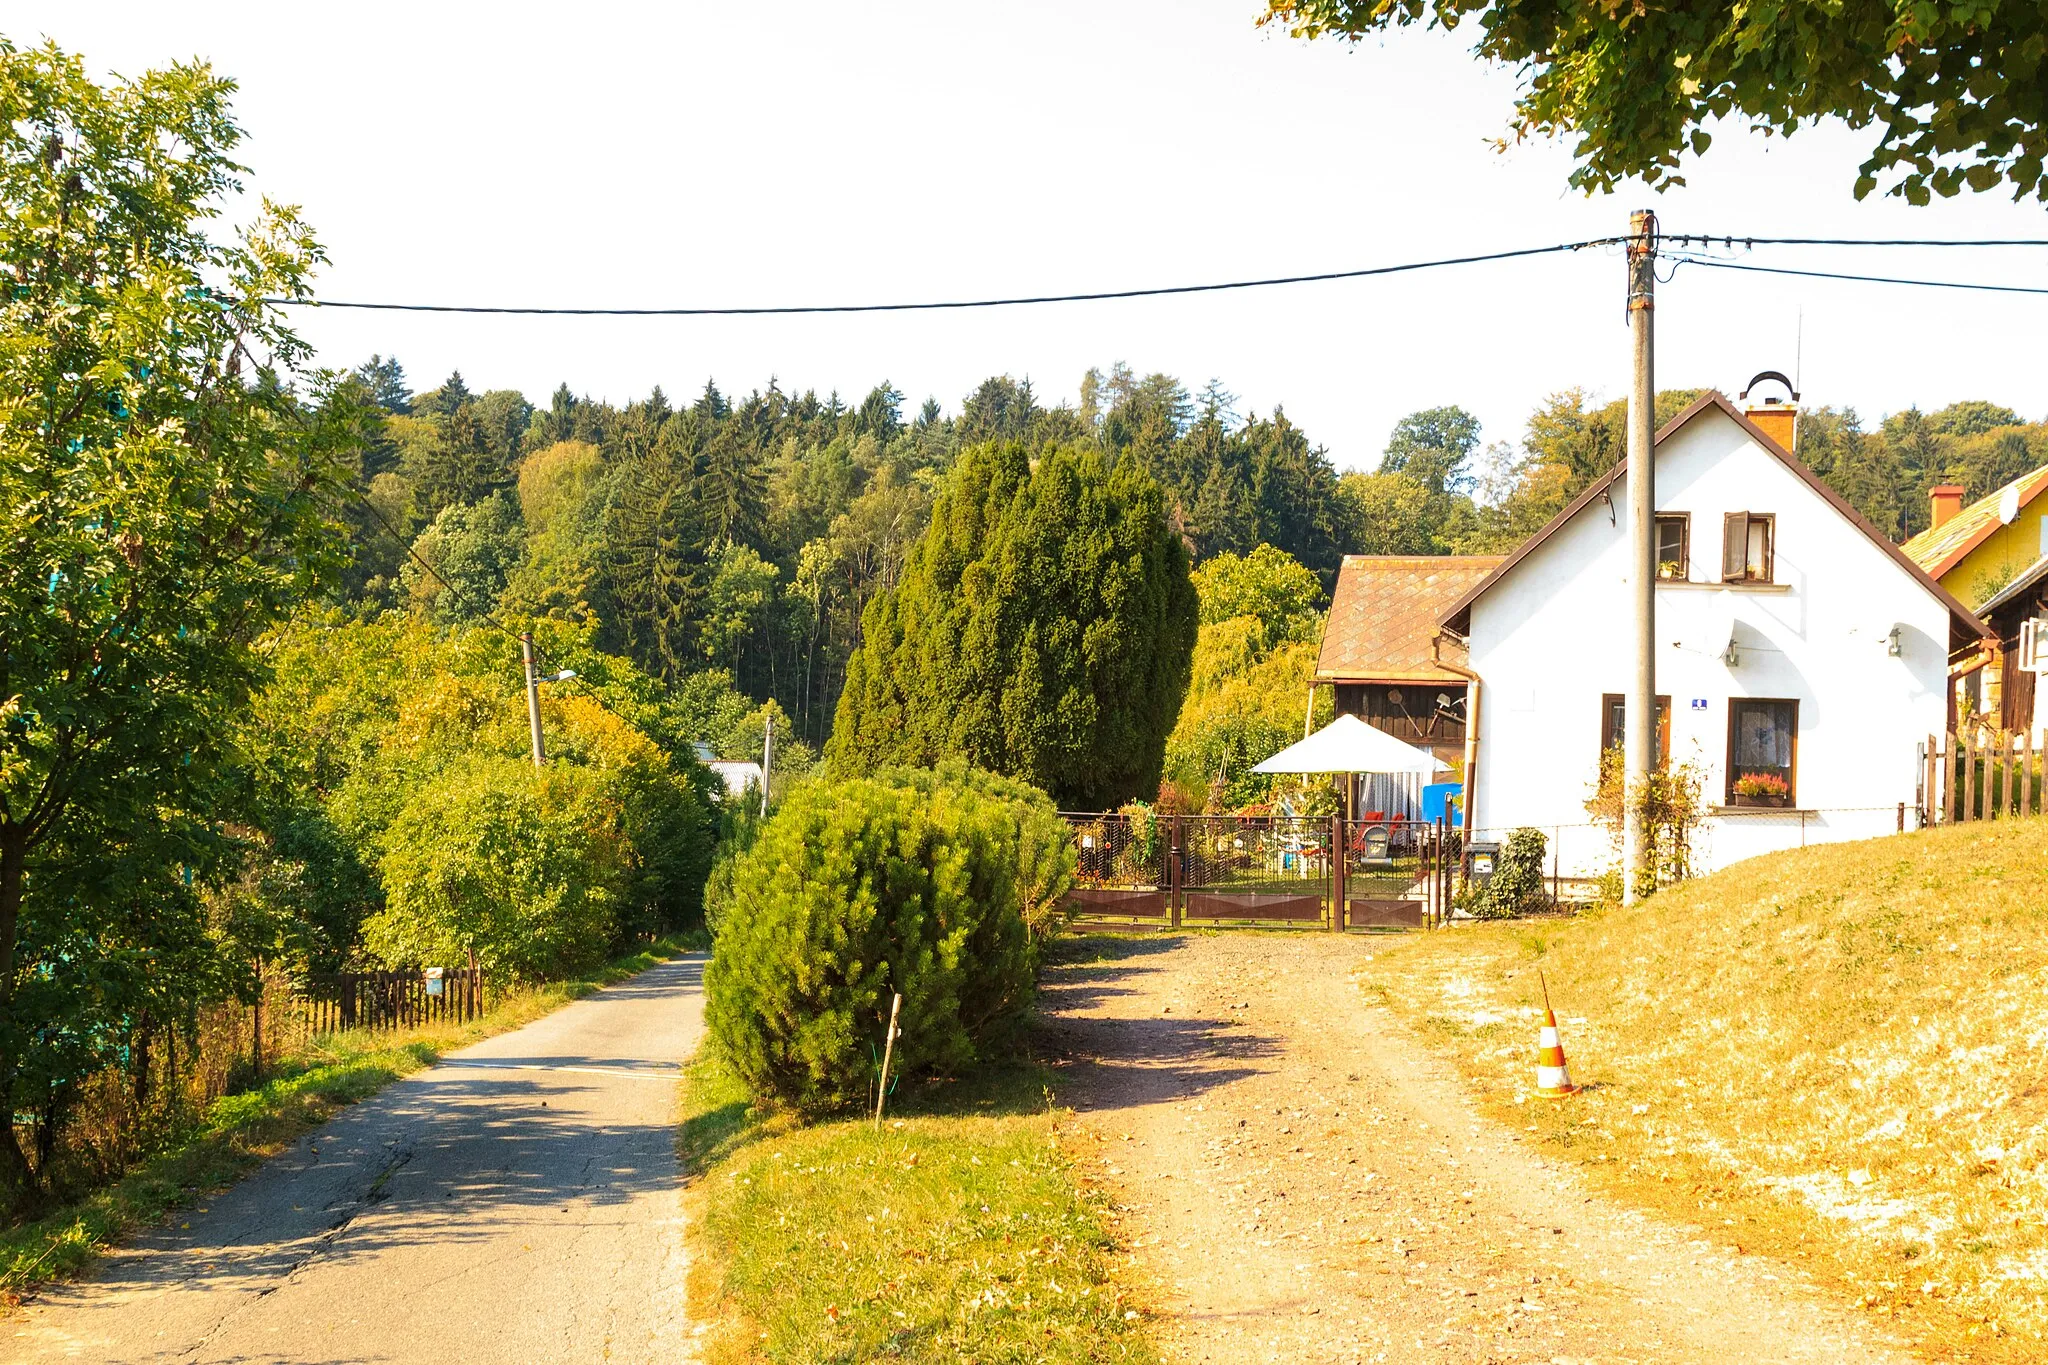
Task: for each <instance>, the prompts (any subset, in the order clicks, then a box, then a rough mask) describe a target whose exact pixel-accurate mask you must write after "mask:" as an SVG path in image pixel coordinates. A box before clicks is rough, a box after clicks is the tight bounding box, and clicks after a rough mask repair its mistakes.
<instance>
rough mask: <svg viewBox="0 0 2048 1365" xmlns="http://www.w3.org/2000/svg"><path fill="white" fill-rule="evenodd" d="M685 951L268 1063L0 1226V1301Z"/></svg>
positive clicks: (627, 962) (666, 944) (666, 946)
mask: <svg viewBox="0 0 2048 1365" xmlns="http://www.w3.org/2000/svg"><path fill="white" fill-rule="evenodd" d="M685 951H689V946H688V945H686V944H685V942H684V941H683V940H681V939H673V940H670V939H664V940H662V941H661V942H658V943H656V944H655V945H653V946H652V947H650V948H647V949H644V950H642V951H640V952H637V953H633V954H630V955H628V956H625V957H621V958H617V959H615V960H613V961H611V962H608V963H606V964H605V965H604V966H603V967H602V968H600V969H598V970H597V971H594V972H592V973H590V974H589V975H588V976H585V977H583V978H581V979H579V980H575V981H561V982H553V983H550V984H548V985H545V986H536V987H529V988H523V989H519V990H515V991H511V992H509V993H506V994H503V995H500V996H499V997H498V1000H497V1003H496V1004H494V1005H492V1006H491V1008H490V1009H489V1010H488V1011H487V1012H485V1013H484V1014H483V1015H482V1016H481V1017H480V1018H477V1019H474V1020H471V1021H470V1022H469V1023H467V1024H450V1025H445V1026H436V1027H431V1028H417V1029H402V1030H389V1031H383V1032H372V1031H370V1030H367V1029H351V1030H349V1031H347V1032H343V1033H335V1034H329V1035H327V1036H326V1037H323V1038H320V1039H318V1040H317V1041H316V1043H315V1045H314V1046H313V1047H312V1048H309V1049H308V1050H307V1051H305V1052H303V1053H301V1054H299V1055H296V1056H291V1057H286V1058H283V1059H281V1060H279V1061H278V1062H277V1063H275V1066H274V1073H273V1075H272V1076H271V1078H270V1079H269V1080H268V1081H266V1082H265V1083H264V1084H263V1085H262V1086H261V1087H259V1088H257V1089H254V1090H248V1091H244V1092H242V1093H241V1094H236V1095H228V1096H226V1097H224V1098H222V1099H220V1100H218V1101H216V1102H215V1103H214V1105H213V1106H212V1108H211V1109H210V1110H209V1111H208V1112H207V1114H206V1116H205V1117H204V1118H203V1119H202V1120H201V1122H200V1123H199V1124H198V1126H197V1127H196V1128H195V1129H194V1130H193V1132H192V1133H191V1134H190V1135H188V1136H187V1137H186V1138H185V1139H184V1140H183V1141H182V1142H180V1143H179V1144H178V1145H177V1146H175V1147H173V1148H172V1149H170V1150H169V1151H166V1152H164V1153H162V1154H161V1155H158V1156H156V1157H153V1158H151V1159H150V1160H148V1161H145V1162H143V1163H142V1164H141V1165H139V1166H138V1167H136V1168H135V1169H134V1170H132V1171H130V1172H129V1173H128V1174H127V1175H126V1176H124V1177H122V1178H121V1179H120V1180H119V1181H116V1182H115V1183H114V1184H112V1185H110V1186H108V1187H107V1188H106V1189H103V1190H99V1191H97V1192H95V1193H93V1194H90V1195H87V1196H86V1197H85V1198H83V1199H80V1200H78V1201H76V1202H74V1203H71V1204H66V1205H64V1206H63V1207H61V1208H58V1209H56V1210H55V1211H53V1212H51V1213H49V1214H46V1215H44V1216H43V1217H41V1218H38V1219H36V1220H35V1221H33V1222H27V1223H19V1224H16V1225H15V1226H13V1227H9V1228H6V1229H0V1304H9V1305H11V1304H13V1303H17V1302H19V1301H20V1298H21V1296H22V1295H23V1294H25V1293H27V1292H29V1291H31V1290H33V1289H34V1288H35V1287H36V1286H37V1285H39V1284H42V1283H44V1282H46V1281H49V1280H52V1279H57V1278H60V1277H63V1276H67V1275H73V1274H76V1273H77V1272H79V1271H80V1270H82V1269H84V1268H85V1267H86V1266H88V1265H90V1264H91V1263H92V1261H93V1260H94V1258H96V1257H97V1256H98V1255H99V1254H100V1252H101V1251H102V1250H104V1249H105V1248H106V1247H107V1246H109V1245H110V1244H112V1243H113V1242H115V1241H118V1240H119V1239H120V1238H122V1237H123V1236H126V1235H127V1234H128V1233H130V1232H132V1231H133V1230H135V1229H137V1228H140V1227H147V1226H150V1225H152V1224H155V1223H159V1222H162V1221H163V1220H164V1219H166V1218H168V1217H169V1216H170V1215H171V1214H172V1213H174V1212H175V1211H177V1210H178V1209H179V1208H181V1207H182V1206H184V1205H186V1204H189V1203H191V1202H192V1201H194V1200H195V1199H198V1198H200V1197H202V1196H205V1195H207V1194H210V1193H214V1192H218V1191H219V1190H221V1189H222V1188H224V1187H226V1186H228V1185H230V1184H233V1183H234V1182H235V1181H236V1180H239V1179H240V1178H241V1177H243V1176H244V1175H247V1174H248V1173H249V1172H250V1171H251V1170H253V1169H254V1168H255V1167H256V1166H257V1165H259V1164H260V1163H261V1162H263V1161H264V1160H265V1159H266V1158H268V1157H271V1156H275V1155H276V1154H277V1153H278V1152H280V1151H283V1150H284V1149H285V1148H286V1147H288V1146H290V1145H291V1144H292V1143H293V1142H294V1141H296V1140H297V1139H298V1137H299V1136H300V1134H302V1133H304V1132H305V1131H306V1130H307V1129H309V1128H315V1127H318V1126H319V1125H320V1124H322V1123H324V1122H326V1120H327V1119H328V1118H329V1117H330V1116H331V1115H332V1114H333V1113H334V1112H335V1110H337V1109H340V1108H341V1107H342V1106H344V1105H349V1104H353V1103H355V1102H356V1101H357V1100H361V1099H366V1098H368V1097H369V1096H371V1095H373V1094H375V1093H376V1092H377V1091H378V1090H379V1089H381V1088H382V1087H383V1086H385V1085H386V1084H388V1083H390V1082H391V1081H394V1080H397V1079H398V1078H399V1077H400V1076H403V1075H406V1074H408V1073H409V1072H413V1071H418V1070H419V1069H420V1068H422V1067H426V1066H431V1065H433V1063H434V1062H436V1061H438V1060H439V1059H440V1057H441V1055H442V1054H443V1053H445V1052H449V1051H452V1050H454V1049H456V1048H459V1047H462V1046H465V1045H466V1044H469V1043H473V1042H476V1041H478V1040H479V1039H483V1038H488V1037H490V1036H491V1035H493V1034H497V1033H504V1032H506V1031H508V1030H510V1029H515V1028H518V1027H519V1026H520V1025H522V1024H527V1023H531V1022H532V1021H533V1020H535V1019H538V1018H539V1017H540V1016H542V1015H544V1014H547V1013H548V1012H550V1011H551V1010H554V1009H557V1008H559V1007H561V1006H562V1005H565V1004H567V1003H568V1002H569V1001H571V1000H577V999H581V998H582V997H583V996H586V995H589V994H590V993H591V992H593V991H596V990H599V989H601V988H602V987H604V986H607V985H610V984H611V983H613V982H615V981H622V980H624V979H625V978H627V977H629V976H632V975H634V974H635V973H637V972H642V971H645V970H646V969H647V968H649V967H652V966H653V965H655V964H656V963H657V962H662V961H665V960H667V959H668V958H671V957H674V956H676V955H677V954H678V953H681V952H685Z"/></svg>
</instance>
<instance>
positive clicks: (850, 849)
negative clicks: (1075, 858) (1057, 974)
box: [705, 770, 1072, 1111]
mask: <svg viewBox="0 0 2048 1365" xmlns="http://www.w3.org/2000/svg"><path fill="white" fill-rule="evenodd" d="M996 781H999V780H988V779H986V776H985V775H981V774H969V773H967V772H965V771H964V770H950V771H947V772H941V773H929V772H893V773H889V774H886V775H884V776H881V777H877V778H871V779H859V780H853V781H838V782H834V781H824V780H821V781H817V782H811V783H807V784H805V785H804V786H802V787H800V788H799V789H797V790H796V791H795V792H793V793H791V794H790V796H789V797H788V798H787V800H786V801H785V802H784V804H783V807H782V809H781V810H779V811H777V812H776V813H775V814H774V816H773V817H771V818H770V819H769V821H768V822H767V824H766V825H764V826H763V827H762V828H761V830H760V832H759V834H758V835H757V837H756V838H755V840H754V843H753V846H752V847H751V848H749V849H748V850H747V851H746V852H745V853H744V854H742V855H741V856H740V857H739V858H738V859H737V860H736V861H735V862H734V864H733V866H732V872H731V880H730V883H729V886H728V889H727V894H726V896H725V907H724V913H723V915H722V917H721V919H720V922H719V926H718V936H717V940H716V943H715V946H714V950H713V955H712V960H711V966H710V967H709V968H708V970H707V971H706V974H705V993H706V1001H705V1018H706V1022H707V1024H708V1026H709V1029H710V1032H711V1038H712V1042H713V1045H714V1046H716V1047H717V1048H718V1049H719V1051H720V1053H721V1054H722V1055H723V1056H724V1058H725V1059H726V1061H727V1062H728V1064H729V1065H731V1066H732V1068H733V1070H734V1071H735V1072H736V1073H737V1074H738V1075H739V1076H740V1077H741V1079H742V1080H744V1081H745V1082H746V1083H747V1084H748V1085H749V1087H750V1088H752V1089H753V1090H754V1092H755V1093H756V1094H758V1095H761V1096H763V1097H765V1098H771V1099H774V1100H776V1101H778V1102H780V1103H783V1104H787V1105H790V1106H792V1107H794V1108H798V1109H802V1110H806V1111H821V1110H829V1109H837V1108H844V1107H847V1106H849V1105H852V1104H855V1103H859V1102H862V1101H864V1100H866V1099H868V1098H870V1097H871V1095H872V1085H873V1081H874V1076H875V1070H876V1060H877V1058H878V1057H879V1055H880V1051H881V1048H882V1043H883V1034H884V1032H885V1030H886V1029H887V1027H888V1018H889V997H890V994H891V992H894V991H900V992H902V994H903V1012H902V1017H901V1020H900V1022H901V1025H902V1029H903V1033H902V1036H901V1037H900V1038H899V1039H898V1040H897V1043H896V1063H895V1065H896V1067H897V1069H898V1072H899V1074H906V1073H907V1074H915V1073H918V1072H939V1073H953V1072H957V1071H960V1070H963V1069H965V1068H967V1067H969V1066H972V1065H973V1064H974V1063H975V1062H977V1061H978V1060H980V1059H981V1058H982V1057H983V1056H984V1055H985V1053H986V1051H987V1050H988V1048H990V1047H991V1046H993V1045H995V1044H996V1043H998V1042H999V1041H1000V1040H1001V1039H1002V1037H1003V1036H1004V1035H1006V1034H1007V1033H1008V1032H1009V1031H1010V1030H1011V1029H1012V1028H1014V1026H1015V1025H1016V1024H1017V1023H1018V1022H1019V1021H1020V1020H1021V1019H1022V1018H1023V1016H1024V1013H1025V1011H1026V1010H1027V1009H1028V1008H1029V1005H1030V1002H1031V993H1032V987H1033V985H1034V983H1035V980H1036V976H1037V968H1038V944H1039V940H1038V938H1037V936H1035V935H1034V934H1033V933H1032V931H1031V928H1030V926H1029V925H1028V924H1027V922H1026V910H1027V906H1028V905H1029V904H1031V903H1034V902H1036V901H1037V900H1039V899H1041V898H1044V897H1046V896H1047V895H1048V894H1050V899H1051V902H1052V903H1054V904H1056V903H1057V901H1058V899H1059V897H1061V896H1063V895H1064V894H1065V891H1066V885H1067V882H1068V881H1070V880H1071V876H1072V872H1071V869H1072V862H1071V855H1070V854H1067V855H1055V854H1052V853H1050V851H1049V850H1047V849H1045V848H1043V847H1041V846H1040V843H1039V840H1040V838H1041V837H1042V822H1041V821H1040V820H1039V818H1038V817H1039V816H1040V815H1041V814H1049V813H1050V803H1049V802H1046V801H1045V798H1044V797H1043V796H1036V801H1035V802H1034V801H1032V800H1030V799H1029V797H1027V795H1026V794H1025V793H1029V789H1028V788H1024V789H1023V790H1022V791H1021V792H1019V791H1015V790H1010V789H1009V788H1011V787H1014V786H1016V785H1018V784H1007V783H1005V784H1003V785H1001V786H998V785H996ZM1030 795H1032V796H1035V795H1036V794H1035V793H1031V794H1030ZM1041 803H1042V804H1043V810H1042V811H1041V810H1040V809H1038V807H1039V805H1040V804H1041ZM1034 830H1036V831H1038V833H1037V834H1029V833H1028V832H1030V831H1034ZM1048 858H1050V859H1051V866H1050V868H1048V866H1047V860H1048ZM1062 858H1064V861H1062ZM1062 869H1064V871H1062Z"/></svg>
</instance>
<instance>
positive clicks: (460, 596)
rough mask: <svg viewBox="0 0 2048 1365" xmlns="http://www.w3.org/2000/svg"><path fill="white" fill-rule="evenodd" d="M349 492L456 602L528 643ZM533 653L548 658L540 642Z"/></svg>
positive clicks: (360, 497) (356, 493)
mask: <svg viewBox="0 0 2048 1365" xmlns="http://www.w3.org/2000/svg"><path fill="white" fill-rule="evenodd" d="M348 492H349V496H350V497H352V498H354V499H355V500H356V501H357V502H359V503H361V504H362V505H363V510H364V511H366V512H368V513H369V514H370V515H371V516H372V517H374V518H375V519H376V521H377V524H378V525H379V526H381V527H383V528H384V533H385V534H386V535H388V536H390V537H391V539H392V540H393V541H394V542H395V543H396V544H397V545H398V548H399V549H401V550H404V551H405V553H406V555H407V556H408V557H409V558H411V560H412V562H413V563H415V564H417V565H419V566H420V567H421V568H422V569H425V570H426V571H427V572H428V573H429V574H431V575H432V576H433V579H434V581H435V582H436V583H439V584H440V585H441V586H442V587H444V588H446V589H447V590H448V591H449V592H452V593H454V594H455V600H456V601H458V602H460V603H462V605H463V606H465V607H467V608H468V609H469V610H470V611H471V612H472V613H474V614H475V615H476V616H477V617H479V618H480V619H482V620H484V621H488V622H489V623H490V624H491V625H493V626H496V627H497V628H498V629H499V630H501V631H503V632H504V633H505V634H506V635H507V636H509V637H510V638H512V639H514V640H518V641H520V643H522V644H524V643H526V641H525V639H524V637H522V636H521V635H520V633H519V632H518V631H516V630H514V629H512V628H511V627H510V626H508V625H506V624H505V623H504V622H503V621H500V620H499V619H498V618H497V616H496V615H494V614H493V613H491V612H489V611H486V610H479V609H478V607H477V605H476V603H475V602H473V601H471V600H470V598H469V596H468V595H467V594H466V593H464V592H463V591H462V589H460V588H458V587H456V586H455V585H454V584H453V583H450V582H449V581H448V580H447V579H446V578H444V577H442V576H441V571H440V570H439V569H437V568H435V567H434V566H433V565H431V564H429V563H428V562H427V561H426V559H425V557H423V556H422V555H421V554H420V552H419V551H417V550H415V549H414V548H413V547H412V544H411V542H409V541H408V540H406V538H405V537H404V536H401V535H400V534H398V530H397V528H396V527H394V526H392V524H391V523H390V522H389V521H387V520H385V518H384V514H383V513H382V512H380V511H378V510H377V505H376V504H375V503H373V502H371V501H370V500H369V499H368V498H366V497H364V496H363V494H362V491H361V490H360V489H355V488H351V489H349V490H348ZM533 652H534V654H535V655H536V656H538V657H540V658H546V657H547V651H545V650H543V649H542V648H541V647H540V642H539V641H534V642H533Z"/></svg>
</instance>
